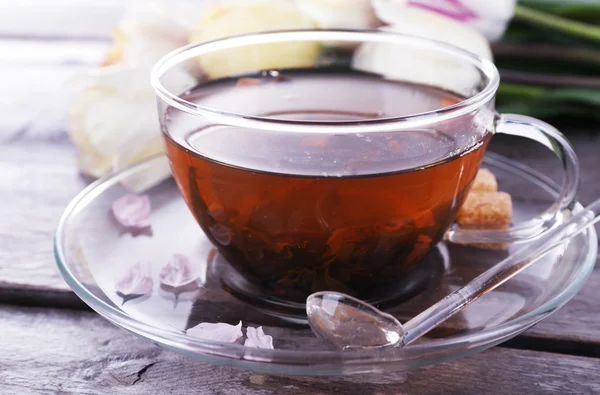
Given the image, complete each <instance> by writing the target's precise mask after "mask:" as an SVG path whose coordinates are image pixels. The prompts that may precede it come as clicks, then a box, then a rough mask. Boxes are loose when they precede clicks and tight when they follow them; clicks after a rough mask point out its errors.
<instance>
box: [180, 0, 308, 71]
mask: <svg viewBox="0 0 600 395" xmlns="http://www.w3.org/2000/svg"><path fill="white" fill-rule="evenodd" d="M314 27H315V23H314V22H313V20H312V19H311V18H309V17H308V16H306V15H305V14H303V13H302V12H300V11H299V10H298V9H297V8H296V7H294V6H293V4H291V3H289V2H285V1H256V2H254V1H253V2H249V3H248V2H232V3H228V2H226V3H225V4H223V5H221V6H219V7H215V8H213V9H211V10H210V11H209V12H207V14H206V15H204V17H203V18H202V19H201V20H200V21H199V22H198V23H197V25H196V27H195V28H194V29H193V30H192V33H191V34H190V41H191V42H197V41H204V40H210V39H215V38H222V37H225V36H230V35H235V34H242V33H253V32H259V31H271V30H282V29H311V28H314ZM319 51H320V46H319V45H318V43H316V42H293V43H272V44H264V45H259V46H245V47H239V48H231V49H227V50H222V51H217V52H214V53H211V54H206V55H202V56H199V57H198V58H196V61H197V62H198V64H199V65H200V68H201V69H202V71H203V72H204V73H205V74H206V75H208V76H209V77H210V78H220V77H228V76H233V75H239V74H243V73H247V72H253V71H257V70H267V69H278V68H291V67H309V66H312V65H314V64H315V63H316V61H317V57H318V55H319Z"/></svg>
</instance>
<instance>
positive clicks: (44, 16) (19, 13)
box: [0, 0, 126, 39]
mask: <svg viewBox="0 0 600 395" xmlns="http://www.w3.org/2000/svg"><path fill="white" fill-rule="evenodd" d="M125 5H126V1H124V0H104V1H95V0H19V1H18V2H12V1H0V36H4V37H7V36H9V37H32V38H36V39H39V38H73V39H75V38H76V39H82V38H89V39H106V38H109V37H110V35H111V33H112V31H113V29H114V27H115V25H116V24H117V22H118V21H119V18H121V16H122V14H123V12H124V9H125Z"/></svg>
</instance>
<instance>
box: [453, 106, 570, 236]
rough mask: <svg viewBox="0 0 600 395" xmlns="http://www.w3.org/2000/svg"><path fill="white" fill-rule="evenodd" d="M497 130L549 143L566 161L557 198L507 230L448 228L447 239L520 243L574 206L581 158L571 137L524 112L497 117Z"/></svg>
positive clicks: (560, 218)
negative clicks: (551, 203) (533, 216)
mask: <svg viewBox="0 0 600 395" xmlns="http://www.w3.org/2000/svg"><path fill="white" fill-rule="evenodd" d="M496 133H503V134H510V135H513V136H520V137H525V138H528V139H531V140H534V141H537V142H538V143H540V144H543V145H545V146H546V147H548V148H549V149H550V150H551V151H552V152H553V153H554V154H555V155H556V156H557V157H558V159H559V160H560V161H561V162H562V165H563V170H564V172H565V176H564V179H563V185H562V190H561V191H560V195H559V196H558V198H557V200H556V201H555V202H554V204H553V205H552V206H550V208H549V209H548V210H546V211H545V212H544V213H543V214H541V215H539V216H538V217H536V218H533V219H530V220H528V221H524V222H521V223H518V224H513V225H512V226H511V227H510V228H508V229H506V230H474V229H461V228H460V227H459V226H458V225H455V226H454V227H453V228H451V229H450V230H448V232H446V235H445V239H446V240H448V241H451V242H454V243H517V242H524V241H528V240H531V239H533V238H536V237H537V236H539V235H541V234H542V233H544V232H545V231H547V230H549V229H551V228H552V227H553V226H556V225H558V224H559V223H560V222H561V220H562V218H563V213H564V210H571V209H572V206H573V203H574V201H575V195H576V193H577V187H578V186H579V160H578V159H577V156H576V155H575V151H574V150H573V147H572V146H571V144H570V143H569V141H568V140H567V138H566V137H565V136H564V135H563V134H562V133H560V132H559V131H558V130H556V128H554V127H553V126H550V125H549V124H547V123H546V122H543V121H540V120H538V119H535V118H531V117H527V116H524V115H515V114H503V115H500V116H498V117H497V119H496Z"/></svg>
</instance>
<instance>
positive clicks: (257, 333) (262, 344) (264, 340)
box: [244, 326, 273, 350]
mask: <svg viewBox="0 0 600 395" xmlns="http://www.w3.org/2000/svg"><path fill="white" fill-rule="evenodd" d="M246 337H247V339H246V342H244V346H246V347H254V348H265V349H267V350H272V349H273V337H272V336H269V335H265V332H264V331H263V328H262V326H259V327H258V328H252V327H248V329H246Z"/></svg>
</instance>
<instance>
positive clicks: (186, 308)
mask: <svg viewBox="0 0 600 395" xmlns="http://www.w3.org/2000/svg"><path fill="white" fill-rule="evenodd" d="M166 161H167V160H166V158H165V157H164V156H162V155H161V156H156V157H153V158H151V159H148V160H146V161H144V162H141V163H139V164H136V165H134V166H132V167H129V168H127V169H125V170H123V171H120V172H117V173H114V174H112V175H109V176H107V177H105V178H102V179H100V180H98V181H96V182H95V183H93V184H92V185H90V186H89V187H88V188H86V189H85V190H84V191H83V192H81V193H80V194H79V195H78V196H77V197H76V198H75V199H74V200H73V202H71V204H70V205H69V206H68V207H67V209H66V212H65V213H64V215H63V217H62V219H61V221H60V224H59V227H58V231H57V235H56V239H55V252H56V260H57V262H58V266H59V268H60V271H61V273H62V275H63V277H64V278H65V280H66V281H67V283H68V284H69V286H70V287H71V288H72V289H73V290H74V291H75V293H76V294H77V295H78V296H79V297H80V298H81V299H82V300H83V301H84V302H85V303H87V304H88V305H89V306H90V307H92V308H93V309H94V310H95V311H97V312H98V313H99V314H100V315H102V316H103V317H105V318H106V319H108V320H109V321H111V322H113V323H114V324H116V325H118V326H121V327H123V328H125V329H127V330H129V331H131V332H133V333H135V334H137V335H139V336H141V337H144V338H146V339H149V340H151V341H153V342H155V343H156V344H158V345H160V346H162V347H165V348H167V349H169V350H173V351H176V352H179V353H182V354H185V355H188V356H190V357H193V358H198V359H201V360H205V361H209V362H212V363H215V364H222V365H233V366H237V367H241V368H246V369H251V370H255V371H262V372H268V373H280V374H293V375H350V374H356V373H381V372H391V371H398V370H405V369H409V368H414V367H419V366H424V365H428V364H434V363H438V362H442V361H447V360H449V359H452V358H456V357H459V356H464V355H467V354H470V353H473V352H477V351H481V350H484V349H486V348H489V347H492V346H494V345H496V344H498V343H501V342H503V341H505V340H508V339H509V338H511V337H513V336H516V335H517V334H519V333H521V332H522V331H524V330H526V329H527V328H529V327H530V326H532V325H534V324H535V323H537V322H538V321H540V320H541V319H543V318H544V317H546V316H548V315H549V314H550V313H552V312H553V311H555V310H556V309H557V308H559V307H560V306H562V305H563V304H564V303H566V302H567V301H568V300H569V299H570V298H572V297H573V296H574V295H575V293H576V292H577V291H578V290H579V289H580V288H581V286H582V285H583V283H584V281H585V279H586V278H587V277H588V275H589V274H590V273H591V271H592V269H593V267H594V264H595V260H596V256H597V236H596V232H595V230H594V228H593V227H592V228H589V229H588V230H587V231H586V232H584V233H581V234H580V235H578V236H576V237H574V238H573V239H571V240H570V242H569V243H568V245H566V246H563V247H560V248H556V249H555V250H553V251H551V252H550V253H549V254H547V255H545V256H544V257H543V258H541V259H540V261H539V262H537V263H536V264H535V265H533V266H532V267H530V268H529V269H527V270H525V271H523V272H522V273H520V274H518V275H517V276H516V277H515V278H513V279H512V280H510V281H508V282H506V283H505V284H503V285H502V286H500V287H499V288H497V289H496V290H495V291H493V292H490V293H489V294H487V295H485V296H484V297H483V298H481V299H480V300H478V301H477V302H475V303H474V304H472V305H471V306H469V307H467V308H466V309H465V310H463V311H462V312H461V313H459V314H457V315H456V316H454V317H453V318H452V319H451V320H449V321H447V322H446V323H445V324H444V325H443V326H441V327H440V328H438V329H437V330H435V331H433V332H432V333H431V334H430V336H429V337H427V338H423V339H420V340H419V341H417V342H416V343H414V344H412V345H410V346H407V347H405V348H388V349H382V350H370V351H344V352H342V351H329V350H328V348H327V347H326V346H325V345H324V344H323V343H322V342H321V341H320V340H319V339H317V338H316V337H315V336H314V334H313V333H312V332H311V330H310V328H309V327H308V326H307V325H305V324H303V323H302V320H295V321H294V320H290V319H288V318H289V317H279V316H277V315H276V314H273V312H271V311H269V310H268V309H267V310H265V309H261V308H257V307H255V306H253V305H251V304H249V303H248V302H247V301H245V300H242V299H238V298H236V297H235V296H234V295H232V294H230V293H229V292H227V289H229V288H228V287H227V286H224V285H223V283H224V282H223V281H222V279H221V278H222V277H223V276H229V275H228V274H227V273H228V269H227V268H228V264H227V262H225V261H224V259H223V258H221V257H220V256H219V254H218V253H216V252H215V250H214V249H213V247H212V245H211V244H210V242H209V241H208V239H207V238H206V236H205V235H204V233H203V232H202V231H201V229H200V227H199V226H198V225H197V224H196V222H195V220H194V218H193V217H192V215H191V214H190V212H189V210H188V208H187V206H186V205H185V203H184V201H183V199H182V198H181V196H180V195H179V192H178V190H177V187H176V185H175V182H174V181H173V180H172V179H169V180H165V181H163V182H162V183H160V184H159V185H156V186H153V187H151V188H149V189H147V190H146V191H145V192H144V193H145V194H147V195H148V196H149V198H150V201H151V204H152V214H151V220H152V228H151V231H150V232H143V233H141V234H131V233H129V232H123V230H122V229H120V228H119V226H118V225H117V223H116V221H115V220H114V218H113V216H112V215H111V204H112V203H113V202H114V201H115V200H116V199H118V198H120V197H121V196H123V195H125V194H126V193H127V192H128V187H126V186H125V185H129V186H131V184H132V183H133V182H135V181H138V182H139V180H140V179H141V178H143V176H144V174H145V173H144V172H148V171H152V169H156V167H157V166H164V165H165V163H166ZM484 167H486V168H488V169H490V170H491V171H492V172H493V173H494V174H495V175H496V176H497V178H498V182H499V189H500V190H502V191H506V192H508V193H510V194H511V195H512V197H513V203H514V220H515V221H522V220H525V219H528V218H531V217H533V216H535V215H536V214H539V213H541V212H543V211H544V210H545V209H546V208H547V207H548V206H549V205H550V204H551V203H552V201H553V200H554V198H555V196H556V194H557V192H556V191H557V189H558V188H557V186H556V185H555V184H553V182H552V181H551V180H549V179H548V178H547V177H545V176H544V175H542V174H539V173H537V172H535V171H533V170H531V169H529V168H527V167H525V166H523V165H522V164H519V163H517V162H514V161H511V160H509V159H506V158H503V157H501V156H499V155H496V154H493V153H488V154H486V158H485V162H484ZM580 208H581V206H580V205H577V207H576V208H575V210H577V209H580ZM515 248H518V247H517V246H510V247H509V249H508V251H493V250H481V249H476V248H473V247H466V246H459V245H451V244H445V243H441V244H440V245H439V246H438V248H437V250H436V251H434V252H433V253H432V254H431V255H430V256H429V257H428V258H427V261H426V262H424V263H423V267H424V268H425V269H424V270H423V273H422V275H421V276H420V277H419V278H418V281H416V282H415V284H414V286H413V288H414V289H413V290H414V291H415V292H414V294H415V296H413V297H412V298H411V299H409V300H407V301H405V302H403V303H400V304H394V303H389V304H388V305H386V306H380V307H382V308H384V310H385V311H387V312H389V313H391V314H393V315H395V316H396V317H397V318H398V319H399V320H400V321H401V322H405V321H406V320H408V319H409V318H410V317H412V316H414V315H416V314H417V313H419V312H420V311H422V310H423V309H425V308H426V307H428V306H429V305H431V304H433V303H434V302H436V301H438V300H439V299H441V298H442V297H443V296H445V295H447V294H448V293H450V292H451V291H453V290H455V289H456V288H458V287H460V286H462V285H463V284H465V283H466V282H468V281H469V280H470V279H472V278H473V277H475V276H476V275H477V274H478V273H481V272H482V271H484V270H486V269H487V268H489V267H490V266H491V265H493V264H494V263H496V262H498V261H499V260H501V259H503V258H504V257H506V255H507V254H510V252H511V250H512V251H514V249H515ZM176 253H177V254H184V255H186V256H187V257H189V258H190V259H191V261H192V263H193V265H194V267H195V269H196V270H198V272H197V273H198V279H197V281H195V282H193V283H191V284H189V285H187V286H185V287H183V288H177V290H175V289H173V288H170V287H166V286H164V285H161V284H160V282H159V273H160V270H161V268H162V267H163V266H164V265H165V264H166V263H167V262H168V260H169V259H170V258H171V257H172V256H173V254H176ZM140 261H148V262H150V264H151V266H152V268H151V273H152V276H153V283H154V285H153V289H152V292H151V293H149V294H146V295H145V296H142V297H138V298H134V299H128V300H124V299H123V298H122V297H121V296H120V295H119V294H118V293H117V292H116V291H115V284H116V282H117V280H118V279H119V277H122V275H123V273H125V272H126V270H127V269H128V268H129V267H131V266H132V265H133V264H135V263H136V262H140ZM224 273H225V274H224ZM406 286H407V287H410V284H407V285H406ZM239 321H242V323H243V327H244V328H246V327H248V326H252V327H258V326H262V327H263V329H264V332H265V333H266V334H268V335H271V336H272V337H273V339H274V341H273V343H274V347H275V349H274V350H269V349H260V348H250V347H245V346H244V345H243V341H241V340H238V341H237V342H236V343H222V342H213V341H207V340H201V339H199V338H196V337H192V336H188V335H186V330H187V329H188V328H191V327H194V326H196V325H198V324H199V323H201V322H226V323H229V324H237V323H238V322H239ZM244 332H245V331H244Z"/></svg>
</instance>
